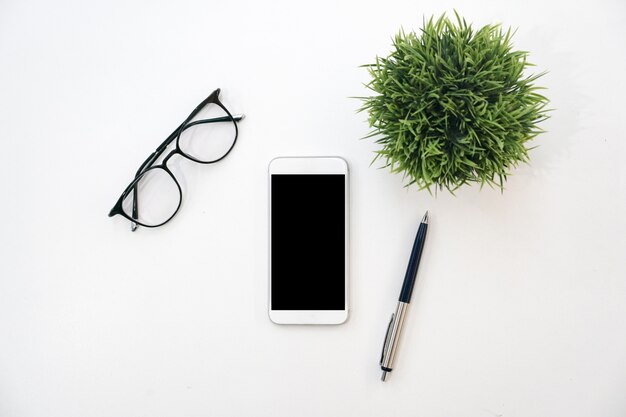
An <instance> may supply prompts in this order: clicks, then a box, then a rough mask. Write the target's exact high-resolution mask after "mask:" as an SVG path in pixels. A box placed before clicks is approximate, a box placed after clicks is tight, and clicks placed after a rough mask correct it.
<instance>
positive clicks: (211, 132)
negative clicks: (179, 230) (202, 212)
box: [109, 88, 244, 232]
mask: <svg viewBox="0 0 626 417" xmlns="http://www.w3.org/2000/svg"><path fill="white" fill-rule="evenodd" d="M219 94H220V89H219V88H218V89H217V90H215V91H214V92H212V93H211V95H209V97H207V98H206V99H205V100H204V101H203V102H202V103H200V104H199V105H198V106H197V107H196V108H195V109H194V110H193V111H192V112H191V114H190V115H189V116H188V117H187V118H186V119H185V121H184V122H182V123H181V125H180V126H178V127H177V128H176V130H174V132H172V134H171V135H169V136H168V137H167V139H165V141H163V143H161V144H160V145H159V147H158V148H156V150H155V151H154V152H152V154H150V156H149V157H148V159H146V160H145V161H144V162H143V164H141V166H140V167H139V170H138V171H137V173H136V174H135V178H134V179H133V180H132V181H131V182H130V184H128V186H127V187H126V189H125V190H124V192H123V193H122V195H121V196H120V198H119V199H118V200H117V203H115V206H114V207H113V208H112V209H111V211H110V212H109V217H113V216H115V215H117V214H119V215H121V216H123V217H125V218H126V219H128V220H130V222H131V230H132V231H133V232H134V231H135V230H136V229H137V226H144V227H159V226H163V225H164V224H165V223H167V222H169V221H170V220H172V218H173V217H174V216H175V215H176V213H178V210H179V209H180V206H181V203H182V199H183V192H182V189H181V187H180V184H179V183H178V181H177V180H176V177H175V176H174V174H173V173H172V171H171V170H170V169H169V168H168V166H167V163H168V161H169V160H170V159H171V158H172V157H173V156H174V155H181V156H183V157H185V158H187V159H189V160H191V161H193V162H197V163H199V164H214V163H216V162H218V161H221V160H222V159H224V158H225V157H226V156H227V155H228V154H229V153H230V151H232V150H233V148H234V147H235V143H236V142H237V135H238V134H239V129H238V128H237V122H238V121H240V120H241V119H243V117H244V115H235V116H233V115H231V114H230V112H229V111H228V110H227V109H226V107H224V105H223V104H222V103H221V102H220V100H219ZM194 119H195V120H194ZM174 141H176V147H175V148H174V149H173V150H172V151H171V152H170V153H169V154H167V156H166V157H165V158H163V161H162V162H161V163H160V164H158V165H155V163H156V161H157V160H158V159H159V157H161V155H163V153H164V152H165V150H166V148H167V147H168V146H169V145H170V144H172V142H174ZM139 203H141V205H140V204H139Z"/></svg>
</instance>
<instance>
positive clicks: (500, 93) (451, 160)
mask: <svg viewBox="0 0 626 417" xmlns="http://www.w3.org/2000/svg"><path fill="white" fill-rule="evenodd" d="M455 16H456V19H454V20H451V19H449V18H448V17H446V16H445V14H444V15H442V16H441V17H439V18H438V19H436V20H435V19H434V18H430V20H428V21H426V22H424V24H423V27H422V29H421V31H420V32H419V33H415V32H409V33H405V32H404V31H402V30H401V31H400V32H399V33H398V34H397V35H396V36H395V38H394V41H393V50H392V51H391V53H390V54H389V56H387V57H377V58H376V60H375V62H374V63H373V64H368V65H365V67H366V68H367V69H368V71H369V74H370V75H371V81H370V82H369V83H368V84H367V87H368V88H369V89H370V90H371V91H373V92H374V95H372V96H370V97H361V99H362V100H363V106H362V107H361V109H360V110H361V111H367V112H368V113H369V119H368V121H369V125H370V127H371V128H372V132H371V134H369V135H368V136H366V137H376V143H378V144H380V145H381V146H380V148H379V149H378V150H377V153H376V157H375V158H374V159H375V160H376V159H379V160H382V161H384V166H385V167H388V168H390V169H391V171H392V172H395V173H403V174H404V175H405V176H406V178H407V180H408V183H407V186H408V185H411V184H415V185H417V186H418V187H419V188H420V189H427V190H429V191H431V190H432V189H433V188H434V189H435V190H436V189H441V188H446V189H447V190H449V191H450V192H454V190H456V189H458V188H459V187H461V186H462V185H464V184H470V183H479V184H480V185H481V188H482V186H483V185H485V184H488V185H490V186H496V187H499V188H500V189H501V190H503V188H504V182H505V181H506V178H507V176H508V175H509V173H510V170H511V168H512V167H516V166H517V165H518V164H519V163H520V162H528V160H529V157H528V151H529V150H530V149H531V148H530V147H529V146H528V145H529V142H530V141H531V139H533V138H534V137H535V136H537V135H538V134H539V133H541V132H542V129H540V128H539V127H538V123H539V122H541V121H543V120H545V119H546V118H547V117H548V116H547V112H548V110H547V109H546V105H547V103H548V99H547V98H546V97H544V96H543V95H541V94H540V93H539V92H538V91H539V90H540V89H541V87H539V86H536V85H535V81H536V80H537V79H538V78H539V77H541V76H542V75H543V73H540V74H536V75H527V74H526V70H527V69H528V67H530V66H531V65H532V64H530V63H529V62H528V61H527V56H528V53H527V52H525V51H520V50H515V49H514V48H513V45H512V43H511V37H512V36H513V32H512V31H511V29H510V28H509V29H508V30H506V31H504V30H503V29H502V28H501V26H500V25H487V26H484V27H482V28H480V29H478V30H474V29H473V28H472V26H471V25H469V24H467V23H466V21H465V19H463V18H461V17H460V16H459V15H458V14H457V13H456V12H455Z"/></svg>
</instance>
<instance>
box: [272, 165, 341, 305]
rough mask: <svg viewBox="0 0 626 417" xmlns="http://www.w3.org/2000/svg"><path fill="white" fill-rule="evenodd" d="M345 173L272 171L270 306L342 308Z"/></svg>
mask: <svg viewBox="0 0 626 417" xmlns="http://www.w3.org/2000/svg"><path fill="white" fill-rule="evenodd" d="M345 187H346V177H345V175H342V174H311V175H309V174H303V175H301V174H279V175H276V174H274V175H272V176H271V214H270V216H271V229H272V230H271V243H270V244H271V275H272V279H271V289H270V291H271V304H272V305H271V309H272V310H344V309H345V279H346V276H345V275H346V273H345V262H346V259H345V245H346V236H345V233H346V227H345V222H346V211H345V209H346V207H345V204H346V198H345V191H346V190H345Z"/></svg>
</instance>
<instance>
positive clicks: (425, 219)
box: [422, 210, 428, 224]
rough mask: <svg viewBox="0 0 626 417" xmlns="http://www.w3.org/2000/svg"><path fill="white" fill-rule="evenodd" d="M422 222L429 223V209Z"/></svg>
mask: <svg viewBox="0 0 626 417" xmlns="http://www.w3.org/2000/svg"><path fill="white" fill-rule="evenodd" d="M422 223H424V224H428V210H426V213H425V214H424V217H423V218H422Z"/></svg>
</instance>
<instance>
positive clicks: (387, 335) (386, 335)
mask: <svg viewBox="0 0 626 417" xmlns="http://www.w3.org/2000/svg"><path fill="white" fill-rule="evenodd" d="M395 316H396V315H395V313H392V314H391V318H390V319H389V324H388V325H387V332H385V341H384V342H383V351H382V352H380V365H381V366H382V365H383V359H384V358H385V351H386V350H387V345H389V339H390V338H391V334H390V333H389V332H390V331H391V325H392V324H393V319H394V317H395Z"/></svg>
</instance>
